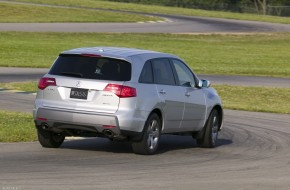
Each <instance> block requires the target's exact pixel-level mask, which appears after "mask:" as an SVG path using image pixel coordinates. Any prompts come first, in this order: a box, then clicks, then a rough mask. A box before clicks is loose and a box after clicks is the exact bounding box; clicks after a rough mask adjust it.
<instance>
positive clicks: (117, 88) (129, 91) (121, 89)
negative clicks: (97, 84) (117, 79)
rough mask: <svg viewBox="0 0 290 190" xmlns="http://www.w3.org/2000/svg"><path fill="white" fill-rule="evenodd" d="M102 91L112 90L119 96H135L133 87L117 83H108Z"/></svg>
mask: <svg viewBox="0 0 290 190" xmlns="http://www.w3.org/2000/svg"><path fill="white" fill-rule="evenodd" d="M104 91H109V92H113V93H114V94H116V95H117V96H119V97H120V98H129V97H136V96H137V91H136V89H135V88H133V87H130V86H124V85H119V84H108V85H107V86H106V87H105V89H104Z"/></svg>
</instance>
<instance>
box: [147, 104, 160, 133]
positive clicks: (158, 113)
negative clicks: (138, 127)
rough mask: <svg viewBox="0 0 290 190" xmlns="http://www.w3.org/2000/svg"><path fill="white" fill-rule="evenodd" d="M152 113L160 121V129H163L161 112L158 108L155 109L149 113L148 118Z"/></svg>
mask: <svg viewBox="0 0 290 190" xmlns="http://www.w3.org/2000/svg"><path fill="white" fill-rule="evenodd" d="M152 113H156V114H157V115H158V117H159V119H160V122H161V126H162V129H163V116H162V111H161V110H160V109H158V108H155V109H154V110H152V111H151V112H150V114H149V115H148V117H149V116H150V115H151V114H152Z"/></svg>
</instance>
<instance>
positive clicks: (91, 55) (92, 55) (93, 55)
mask: <svg viewBox="0 0 290 190" xmlns="http://www.w3.org/2000/svg"><path fill="white" fill-rule="evenodd" d="M81 55H82V56H84V57H102V56H100V55H96V54H88V53H86V54H81Z"/></svg>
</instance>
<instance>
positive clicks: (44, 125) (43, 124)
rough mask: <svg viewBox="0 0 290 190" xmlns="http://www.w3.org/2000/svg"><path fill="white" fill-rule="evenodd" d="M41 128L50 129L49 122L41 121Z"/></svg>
mask: <svg viewBox="0 0 290 190" xmlns="http://www.w3.org/2000/svg"><path fill="white" fill-rule="evenodd" d="M41 128H42V129H44V130H45V129H48V128H49V125H48V124H47V123H41Z"/></svg>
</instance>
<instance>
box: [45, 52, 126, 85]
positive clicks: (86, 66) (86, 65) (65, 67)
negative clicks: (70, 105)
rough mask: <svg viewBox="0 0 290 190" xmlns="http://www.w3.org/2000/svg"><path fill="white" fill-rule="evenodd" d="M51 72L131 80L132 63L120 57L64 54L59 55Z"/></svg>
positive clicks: (104, 78)
mask: <svg viewBox="0 0 290 190" xmlns="http://www.w3.org/2000/svg"><path fill="white" fill-rule="evenodd" d="M49 74H52V75H61V76H69V77H77V78H85V79H100V80H112V81H129V80H131V64H130V63H128V62H126V61H123V60H119V59H112V58H105V57H91V56H82V55H65V54H63V55H60V56H59V57H58V59H57V60H56V62H55V63H54V65H53V67H52V68H51V70H50V71H49Z"/></svg>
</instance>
